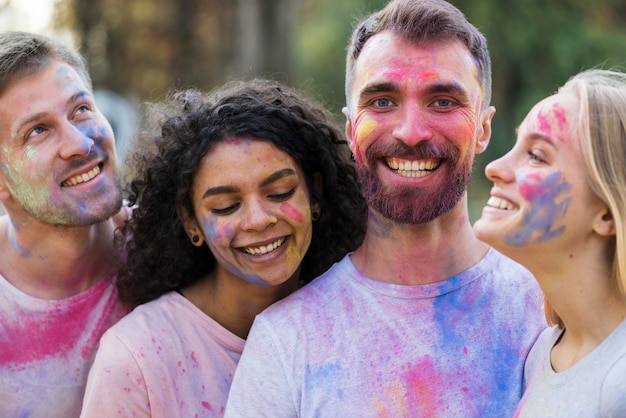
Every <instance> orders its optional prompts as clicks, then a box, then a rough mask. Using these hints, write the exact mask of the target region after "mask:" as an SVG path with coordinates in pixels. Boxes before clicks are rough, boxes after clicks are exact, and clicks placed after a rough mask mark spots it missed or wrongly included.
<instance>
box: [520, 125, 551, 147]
mask: <svg viewBox="0 0 626 418" xmlns="http://www.w3.org/2000/svg"><path fill="white" fill-rule="evenodd" d="M517 137H519V127H518V128H515V138H517ZM527 137H528V139H530V140H533V141H537V140H539V141H545V142H547V143H548V144H551V145H554V140H553V139H552V137H550V136H548V135H545V134H542V133H541V132H529V133H528V135H527Z"/></svg>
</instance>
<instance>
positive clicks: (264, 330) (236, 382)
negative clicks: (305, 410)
mask: <svg viewBox="0 0 626 418" xmlns="http://www.w3.org/2000/svg"><path fill="white" fill-rule="evenodd" d="M280 353H281V350H280V349H279V348H278V347H277V346H276V344H275V342H274V339H273V338H272V332H271V330H270V329H269V328H268V327H266V324H265V323H263V322H262V320H259V319H258V317H257V319H256V320H255V322H254V324H253V326H252V329H251V330H250V334H249V335H248V339H247V341H246V346H245V348H244V350H243V354H242V355H241V359H240V360H239V364H238V365H237V369H236V371H235V376H234V379H233V384H232V386H231V388H230V393H229V395H228V402H227V404H226V415H225V417H226V418H232V417H244V418H248V417H251V416H254V417H256V418H261V417H272V418H274V417H282V418H285V417H296V416H297V415H298V414H297V412H296V409H295V406H294V399H293V397H292V394H291V391H290V387H294V385H293V384H289V382H288V378H287V375H286V373H285V369H284V362H283V361H282V359H281V355H280Z"/></svg>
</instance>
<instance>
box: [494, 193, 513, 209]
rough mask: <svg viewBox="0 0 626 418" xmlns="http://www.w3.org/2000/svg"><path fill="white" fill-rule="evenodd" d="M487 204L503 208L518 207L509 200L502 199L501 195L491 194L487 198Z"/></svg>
mask: <svg viewBox="0 0 626 418" xmlns="http://www.w3.org/2000/svg"><path fill="white" fill-rule="evenodd" d="M487 206H491V207H492V208H496V209H502V210H515V209H517V207H516V206H515V205H513V204H512V203H511V202H509V201H508V200H504V199H500V198H499V197H495V196H491V197H490V198H489V200H487Z"/></svg>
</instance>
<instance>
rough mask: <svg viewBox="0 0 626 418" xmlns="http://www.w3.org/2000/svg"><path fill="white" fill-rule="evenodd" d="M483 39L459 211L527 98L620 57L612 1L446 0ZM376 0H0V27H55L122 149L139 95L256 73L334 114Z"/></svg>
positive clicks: (618, 17)
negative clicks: (479, 140)
mask: <svg viewBox="0 0 626 418" xmlns="http://www.w3.org/2000/svg"><path fill="white" fill-rule="evenodd" d="M451 2H452V3H453V4H454V5H456V6H457V7H459V8H460V9H461V10H462V11H463V12H464V13H465V14H466V15H467V16H468V18H469V20H470V21H472V22H473V23H474V24H475V25H476V26H477V27H478V28H479V29H480V30H481V31H482V32H483V33H484V34H485V35H486V37H487V39H488V41H489V47H490V51H491V57H492V61H493V97H492V104H493V105H494V106H495V107H496V108H497V113H496V116H495V118H494V121H493V135H492V140H491V143H490V145H489V148H488V149H487V151H486V152H485V153H484V154H482V155H480V156H478V158H477V161H476V165H475V174H474V181H473V184H472V187H471V189H470V217H471V220H474V219H476V217H477V216H478V215H479V214H480V210H481V208H482V206H483V205H484V202H485V200H486V198H487V196H488V191H489V188H490V183H489V182H487V181H486V179H485V176H484V165H485V164H486V162H488V161H491V160H492V159H494V158H496V157H498V156H500V155H502V154H503V153H505V152H506V150H508V149H509V148H510V147H511V145H512V143H513V141H514V129H515V127H516V126H517V124H519V122H520V121H521V119H522V118H523V116H524V115H525V114H526V113H527V112H528V110H529V109H530V107H531V106H532V104H533V103H535V102H536V101H538V100H539V99H541V98H542V97H545V96H547V95H549V94H551V93H552V92H554V91H555V89H556V88H557V87H558V86H559V85H561V84H563V83H564V82H565V81H566V80H567V78H568V77H569V76H571V75H573V74H575V73H576V72H578V71H580V70H582V69H585V68H591V67H603V68H611V67H620V68H622V69H624V68H625V67H626V1H624V0H594V1H589V0H559V1H545V0H506V1H504V0H451ZM385 3H386V0H0V30H26V31H34V32H40V33H46V34H53V35H54V36H61V37H63V38H64V39H66V40H67V41H68V42H71V43H72V44H73V45H74V46H75V47H76V48H78V49H79V50H80V52H81V53H82V54H83V56H85V58H86V61H87V64H88V66H89V70H90V73H91V75H92V78H93V82H94V87H95V88H96V91H97V94H98V96H97V100H98V104H99V106H100V108H101V109H102V110H103V112H104V113H105V114H106V115H107V117H108V118H109V120H110V121H111V124H112V125H113V128H114V130H115V133H116V138H117V144H118V151H119V153H120V155H121V156H122V158H123V157H124V155H125V154H126V152H127V145H128V143H129V141H130V138H131V137H132V134H133V132H134V131H135V129H136V127H137V126H138V124H140V123H141V122H140V121H141V110H142V106H141V105H142V103H144V102H146V101H158V100H161V99H163V98H164V97H165V95H166V93H167V92H168V91H169V90H170V89H172V88H180V87H189V86H194V87H197V88H200V89H203V90H210V89H212V88H214V87H216V86H217V85H219V84H221V83H223V82H225V81H227V80H230V79H233V78H237V77H250V76H255V75H257V76H266V77H272V78H276V79H279V80H281V81H283V82H286V83H288V84H291V85H292V86H294V87H296V88H298V89H301V90H302V91H303V92H305V93H306V94H307V95H309V96H310V97H311V98H313V99H316V100H318V101H320V102H321V103H322V104H324V105H325V106H327V107H328V108H329V109H330V110H331V111H332V112H333V114H335V115H336V116H337V123H339V124H343V120H342V115H341V112H340V110H341V107H342V106H343V104H344V94H343V82H344V54H345V45H346V43H347V41H348V37H349V34H350V32H351V28H352V25H353V23H354V21H355V19H356V18H358V17H361V16H363V15H365V14H367V13H369V12H371V11H373V10H375V9H378V8H380V7H382V6H383V5H384V4H385Z"/></svg>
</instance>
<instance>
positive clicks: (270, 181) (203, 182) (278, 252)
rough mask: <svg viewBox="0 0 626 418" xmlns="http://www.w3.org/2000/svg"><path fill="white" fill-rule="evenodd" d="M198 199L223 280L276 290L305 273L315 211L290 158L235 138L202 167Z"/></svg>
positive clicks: (209, 156)
mask: <svg viewBox="0 0 626 418" xmlns="http://www.w3.org/2000/svg"><path fill="white" fill-rule="evenodd" d="M192 193H193V195H192V196H193V202H194V209H195V212H196V216H197V222H198V226H199V227H200V228H201V229H202V238H204V240H205V241H206V243H207V245H208V246H209V248H210V249H211V252H212V253H213V255H214V256H215V258H216V260H217V274H218V276H219V275H231V276H233V275H234V276H237V277H233V278H242V279H244V280H246V281H248V282H251V283H254V284H258V285H261V286H274V285H278V284H282V283H284V282H285V281H287V280H288V279H290V278H291V277H293V276H294V274H295V273H296V272H299V270H298V268H299V266H300V263H301V262H302V259H303V257H304V255H305V253H306V251H307V249H308V248H309V245H310V243H311V236H312V231H313V227H312V224H311V211H312V203H311V200H310V198H309V196H310V194H309V192H308V190H307V187H306V181H305V178H304V174H303V172H302V170H300V168H299V167H298V165H297V164H296V162H295V161H294V160H293V158H291V157H290V156H289V155H288V154H287V153H285V152H283V151H282V150H280V149H278V148H276V147H275V146H274V145H273V144H272V143H270V142H266V141H259V140H254V139H249V138H234V139H233V138H228V139H227V140H225V141H224V142H221V143H219V144H218V145H217V146H215V147H214V148H213V149H212V150H211V151H209V153H208V154H207V155H206V156H205V157H204V159H203V160H202V161H201V163H200V167H199V170H198V172H197V174H196V178H195V180H194V185H193V189H192Z"/></svg>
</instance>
